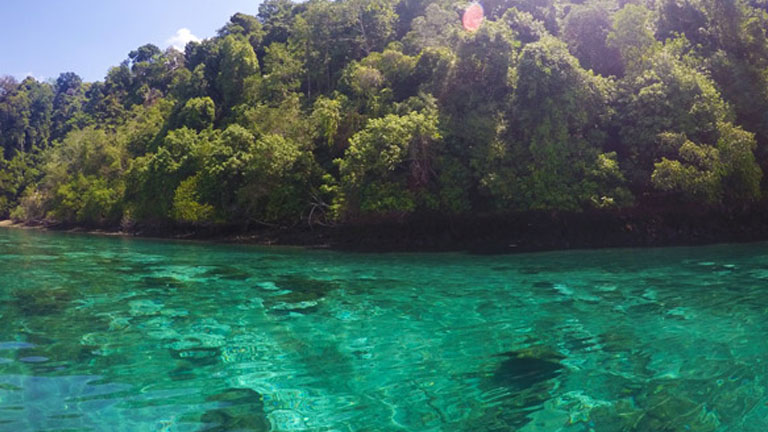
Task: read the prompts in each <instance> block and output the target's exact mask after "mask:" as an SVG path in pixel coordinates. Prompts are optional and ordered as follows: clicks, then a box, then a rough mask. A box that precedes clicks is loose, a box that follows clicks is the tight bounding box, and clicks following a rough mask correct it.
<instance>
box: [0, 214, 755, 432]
mask: <svg viewBox="0 0 768 432" xmlns="http://www.w3.org/2000/svg"><path fill="white" fill-rule="evenodd" d="M767 373H768V245H766V244H755V245H735V246H734V245H730V246H712V247H701V248H672V249H647V250H630V249H626V250H605V251H577V252H554V253H541V254H528V255H507V256H471V255H463V254H382V255H374V254H344V253H337V252H325V251H304V250H298V249H283V248H258V247H245V246H221V245H220V246H216V245H202V244H195V243H173V242H154V241H146V240H128V239H120V238H100V237H90V236H77V235H64V234H51V233H38V232H27V231H15V230H2V229H0V430H2V431H107V430H109V431H235V430H241V431H266V430H272V431H297V430H309V431H515V430H517V431H523V432H530V431H540V432H549V431H552V432H557V431H563V432H570V431H584V432H586V431H591V430H594V431H597V432H603V431H608V432H612V431H649V432H650V431H655V432H656V431H755V432H765V431H766V430H768V375H767Z"/></svg>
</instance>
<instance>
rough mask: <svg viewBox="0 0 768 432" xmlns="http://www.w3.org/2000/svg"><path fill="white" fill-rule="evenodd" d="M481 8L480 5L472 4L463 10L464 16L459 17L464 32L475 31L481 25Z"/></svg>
mask: <svg viewBox="0 0 768 432" xmlns="http://www.w3.org/2000/svg"><path fill="white" fill-rule="evenodd" d="M483 14H484V12H483V7H482V6H480V3H472V4H471V5H469V6H468V7H467V9H465V10H464V16H462V17H461V24H462V25H463V26H464V30H466V31H471V32H473V31H476V30H477V29H479V28H480V24H482V23H483Z"/></svg>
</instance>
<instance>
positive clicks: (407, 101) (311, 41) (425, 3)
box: [0, 0, 768, 227]
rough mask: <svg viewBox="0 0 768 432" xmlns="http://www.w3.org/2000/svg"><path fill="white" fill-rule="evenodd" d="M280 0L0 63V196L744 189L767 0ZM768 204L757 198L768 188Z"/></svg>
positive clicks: (767, 163) (556, 205) (766, 63)
mask: <svg viewBox="0 0 768 432" xmlns="http://www.w3.org/2000/svg"><path fill="white" fill-rule="evenodd" d="M468 6H469V4H468V3H465V2H454V1H451V0H436V1H430V0H337V1H328V0H309V1H307V2H303V3H293V2H291V1H290V0H266V1H264V2H263V3H261V4H260V6H259V8H258V14H257V15H256V16H250V15H245V14H236V15H234V16H232V18H231V19H230V21H229V22H228V23H226V24H225V25H224V26H223V27H222V28H221V29H220V30H219V31H218V34H217V35H216V36H215V37H212V38H210V39H206V40H204V41H202V42H199V43H198V42H191V43H189V44H188V45H187V46H186V48H185V50H184V52H183V53H182V52H179V51H176V50H174V49H172V48H171V49H168V50H165V51H163V50H161V49H159V48H158V47H156V46H154V45H151V44H149V45H144V46H141V47H138V48H137V49H136V50H135V51H132V52H130V53H129V54H128V58H127V59H126V60H125V61H123V62H122V63H121V64H120V65H118V66H115V67H113V68H111V69H110V70H109V71H108V73H107V74H106V77H105V78H104V81H99V82H92V83H88V82H83V80H82V79H81V78H80V77H79V76H78V75H76V74H75V73H71V72H70V73H63V74H61V75H60V76H59V77H58V78H57V79H55V80H50V81H48V82H39V81H37V80H35V79H34V78H31V77H29V78H26V79H24V80H23V81H21V82H18V81H17V80H15V79H13V78H12V77H3V78H0V146H2V151H1V152H0V218H13V219H15V220H22V221H57V222H65V223H72V224H81V225H88V226H123V227H129V226H131V225H134V224H160V225H168V224H179V225H237V226H257V225H264V224H266V225H283V226H285V225H291V224H296V223H300V222H301V223H309V224H320V225H328V224H343V223H349V222H352V221H364V220H367V221H376V220H392V219H397V218H403V217H406V216H409V215H416V214H440V215H468V214H509V213H515V212H528V211H548V212H551V211H562V212H583V211H587V210H591V209H607V210H609V211H610V209H617V210H618V209H627V208H641V207H643V206H650V205H653V206H666V207H676V206H677V207H680V208H684V207H686V206H691V205H693V206H697V208H700V207H702V206H704V207H707V208H721V209H729V208H741V209H743V208H749V207H750V206H754V205H756V204H758V203H764V202H765V201H763V196H766V195H768V181H765V179H764V178H763V171H764V170H766V169H768V38H767V37H766V32H767V31H768V1H766V0H634V1H633V0H581V1H579V0H488V1H485V2H483V3H482V6H483V8H484V12H485V20H484V21H483V22H482V25H481V26H480V28H479V29H477V30H476V31H471V30H467V29H465V28H463V27H462V14H463V12H464V10H465V9H466V8H467V7H468ZM760 205H762V204H760Z"/></svg>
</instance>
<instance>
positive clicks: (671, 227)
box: [0, 206, 768, 254]
mask: <svg viewBox="0 0 768 432" xmlns="http://www.w3.org/2000/svg"><path fill="white" fill-rule="evenodd" d="M0 228H13V229H27V230H41V231H51V232H68V233H80V234H90V235H100V236H113V237H135V238H146V239H156V240H193V241H202V242H209V243H220V244H252V245H262V246H296V247H303V248H308V249H329V250H340V251H352V252H373V253H376V252H469V253H476V254H510V253H523V252H538V251H552V250H571V249H603V248H621V247H628V248H634V247H664V246H699V245H707V244H715V243H747V242H759V241H765V240H768V209H766V208H763V207H762V206H760V207H759V208H752V209H748V210H747V209H744V210H742V211H740V212H737V211H727V212H726V211H723V210H715V209H684V211H683V209H677V210H660V209H656V210H649V209H645V210H640V209H637V208H635V209H626V210H624V211H595V212H584V213H546V212H538V213H534V212H531V213H517V214H507V215H498V214H497V215H473V216H464V217H452V218H447V217H441V216H439V215H420V216H418V217H411V218H409V219H404V220H396V221H395V220H378V221H367V222H363V223H356V224H343V225H338V226H334V227H326V226H309V225H306V224H300V225H299V224H297V225H293V226H284V227H263V226H259V227H248V228H244V227H242V226H178V225H166V226H159V225H137V226H136V227H134V228H133V229H132V230H131V231H127V232H126V231H123V230H121V229H120V228H119V227H111V228H110V227H85V226H82V225H74V224H44V223H31V224H30V223H23V222H14V221H11V220H0Z"/></svg>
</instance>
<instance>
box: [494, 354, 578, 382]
mask: <svg viewBox="0 0 768 432" xmlns="http://www.w3.org/2000/svg"><path fill="white" fill-rule="evenodd" d="M501 355H502V356H504V357H507V359H506V360H504V361H503V362H501V364H500V365H499V367H498V368H497V369H496V371H495V372H494V374H493V379H492V380H493V382H494V383H495V384H497V385H498V386H502V387H507V388H509V389H510V390H513V391H522V390H525V389H529V388H531V387H533V386H534V385H536V384H538V383H540V382H542V381H547V380H550V379H552V378H556V377H557V376H558V375H560V372H561V371H562V369H563V365H561V364H560V360H562V359H563V356H562V355H560V354H559V353H557V352H554V351H546V350H541V349H535V348H528V349H525V350H520V351H510V352H507V353H504V354H501Z"/></svg>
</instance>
